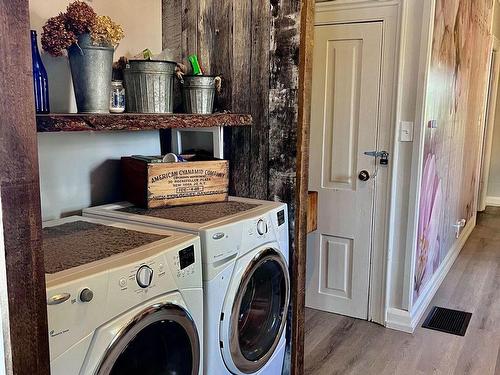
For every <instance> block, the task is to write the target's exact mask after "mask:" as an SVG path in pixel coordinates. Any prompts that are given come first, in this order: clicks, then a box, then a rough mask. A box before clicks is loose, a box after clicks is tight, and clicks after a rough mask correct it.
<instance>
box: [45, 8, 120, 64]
mask: <svg viewBox="0 0 500 375" xmlns="http://www.w3.org/2000/svg"><path fill="white" fill-rule="evenodd" d="M86 33H90V36H91V40H92V43H93V44H95V45H108V46H116V45H117V44H118V42H119V41H120V40H121V39H123V37H124V33H123V29H122V27H121V26H120V25H118V24H116V23H115V22H113V21H112V20H111V18H110V17H108V16H98V15H97V14H96V13H95V11H94V10H93V9H92V7H91V6H90V5H88V4H87V3H85V2H83V1H80V0H77V1H74V2H72V3H71V4H69V5H68V7H67V9H66V12H65V13H61V14H59V15H58V16H56V17H52V18H50V19H49V20H47V22H46V23H45V25H44V26H43V32H42V48H43V49H44V50H45V51H47V52H48V53H50V54H51V55H54V56H61V55H63V53H64V50H66V49H67V48H69V47H70V46H71V45H72V44H75V43H77V42H78V37H79V36H80V35H82V34H86Z"/></svg>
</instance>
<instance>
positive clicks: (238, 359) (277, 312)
mask: <svg viewBox="0 0 500 375" xmlns="http://www.w3.org/2000/svg"><path fill="white" fill-rule="evenodd" d="M239 280H240V283H239V287H238V288H237V292H236V293H235V294H234V299H233V303H232V308H231V312H230V314H231V316H230V320H229V332H228V336H227V337H228V340H229V352H230V357H231V358H230V362H232V363H231V365H229V366H228V367H229V368H230V370H232V371H233V372H241V373H246V374H251V373H254V372H256V371H258V370H259V369H261V368H262V367H263V366H264V365H265V364H266V363H267V362H268V360H269V359H270V357H271V356H272V355H273V353H274V350H275V349H276V347H277V345H278V343H279V342H280V339H281V337H282V333H283V330H284V328H285V324H286V318H287V311H288V304H289V301H290V277H289V273H288V266H287V263H286V261H285V259H284V258H283V256H282V255H281V253H280V252H279V251H277V250H275V249H273V248H266V249H264V250H262V251H260V252H259V253H258V254H257V255H256V256H255V257H254V258H253V259H252V260H251V262H250V263H248V266H247V267H246V269H244V271H243V272H242V273H241V277H239ZM226 354H227V352H226ZM227 362H228V361H227V360H226V365H227V364H228V363H227ZM232 365H234V366H235V367H236V369H237V371H235V370H236V369H234V368H232V367H233V366H232Z"/></svg>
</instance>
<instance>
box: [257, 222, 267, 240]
mask: <svg viewBox="0 0 500 375" xmlns="http://www.w3.org/2000/svg"><path fill="white" fill-rule="evenodd" d="M257 233H259V234H260V235H261V236H262V235H264V234H266V233H267V223H266V222H265V221H264V220H262V219H260V220H259V221H258V222H257Z"/></svg>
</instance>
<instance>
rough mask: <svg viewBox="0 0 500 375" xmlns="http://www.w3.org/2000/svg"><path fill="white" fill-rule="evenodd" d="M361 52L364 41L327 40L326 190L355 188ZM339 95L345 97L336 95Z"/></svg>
mask: <svg viewBox="0 0 500 375" xmlns="http://www.w3.org/2000/svg"><path fill="white" fill-rule="evenodd" d="M361 49H362V41H361V40H328V41H327V55H326V78H327V82H326V86H325V88H326V90H325V104H327V105H325V109H324V110H325V112H324V113H325V115H324V125H325V137H324V140H323V154H324V156H325V157H324V159H323V168H322V185H323V188H333V189H348V190H354V188H355V186H354V183H355V182H356V180H355V179H353V178H352V177H353V175H354V171H355V170H356V167H357V163H356V159H357V158H356V150H357V143H358V129H357V123H358V118H359V116H358V108H359V87H360V80H361V69H360V63H361V58H362V56H361ZM335 67H345V70H343V71H339V70H338V69H335ZM336 92H342V93H343V94H342V95H334V93H336ZM329 103H331V105H328V104H329Z"/></svg>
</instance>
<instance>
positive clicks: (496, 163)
mask: <svg viewBox="0 0 500 375" xmlns="http://www.w3.org/2000/svg"><path fill="white" fill-rule="evenodd" d="M493 34H494V35H495V36H496V37H497V38H498V39H500V3H499V2H498V1H495V13H494V16H493ZM499 90H500V86H499ZM486 195H487V197H488V198H487V201H486V204H487V205H488V204H493V203H495V202H496V204H498V205H500V95H498V96H497V107H496V113H495V125H494V130H493V144H492V149H491V164H490V171H489V178H488V191H487V194H486Z"/></svg>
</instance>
